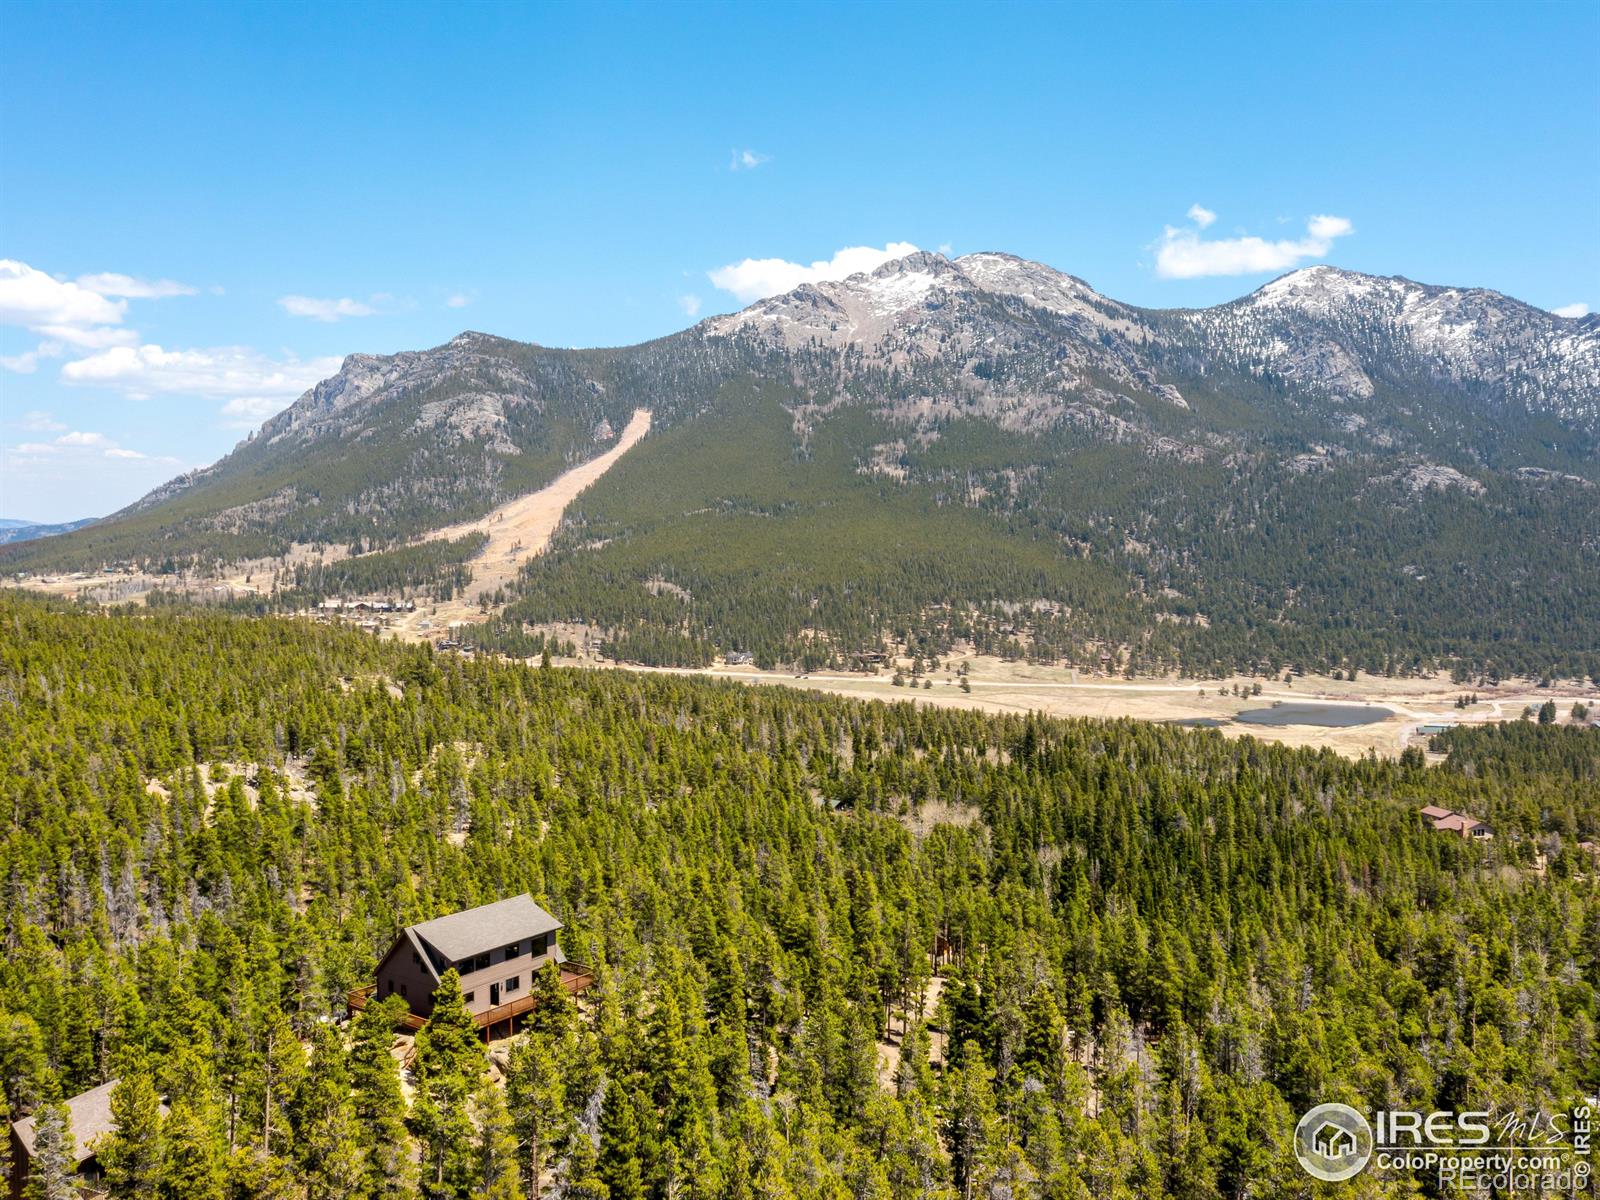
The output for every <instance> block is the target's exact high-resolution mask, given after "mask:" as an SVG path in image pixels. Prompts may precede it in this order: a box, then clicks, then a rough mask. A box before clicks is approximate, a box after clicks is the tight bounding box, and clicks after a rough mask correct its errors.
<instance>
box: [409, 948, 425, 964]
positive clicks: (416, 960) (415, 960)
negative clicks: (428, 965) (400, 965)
mask: <svg viewBox="0 0 1600 1200" xmlns="http://www.w3.org/2000/svg"><path fill="white" fill-rule="evenodd" d="M411 965H412V966H414V967H420V966H421V965H422V955H420V954H418V953H417V952H416V951H415V950H413V951H412V952H411Z"/></svg>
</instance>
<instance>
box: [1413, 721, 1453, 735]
mask: <svg viewBox="0 0 1600 1200" xmlns="http://www.w3.org/2000/svg"><path fill="white" fill-rule="evenodd" d="M1455 727H1456V723H1455V722H1454V721H1433V722H1430V723H1429V724H1427V725H1418V726H1417V732H1418V733H1422V734H1435V733H1449V732H1450V731H1451V730H1452V729H1454V728H1455Z"/></svg>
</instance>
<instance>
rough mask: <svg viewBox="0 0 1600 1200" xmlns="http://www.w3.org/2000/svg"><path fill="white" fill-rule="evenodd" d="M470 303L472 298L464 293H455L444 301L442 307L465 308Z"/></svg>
mask: <svg viewBox="0 0 1600 1200" xmlns="http://www.w3.org/2000/svg"><path fill="white" fill-rule="evenodd" d="M471 303H472V298H471V297H470V296H468V295H466V294H465V293H464V292H456V293H454V294H452V295H451V296H450V297H449V298H448V299H446V300H445V302H444V306H445V307H446V308H465V307H466V306H467V305H469V304H471Z"/></svg>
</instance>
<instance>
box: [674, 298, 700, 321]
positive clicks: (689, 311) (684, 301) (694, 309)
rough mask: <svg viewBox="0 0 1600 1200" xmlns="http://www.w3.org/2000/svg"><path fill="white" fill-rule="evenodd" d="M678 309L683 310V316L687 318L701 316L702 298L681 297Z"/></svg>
mask: <svg viewBox="0 0 1600 1200" xmlns="http://www.w3.org/2000/svg"><path fill="white" fill-rule="evenodd" d="M678 307H679V308H681V309H682V310H683V315H684V316H686V317H696V316H699V315H700V297H699V296H691V295H686V296H679V297H678Z"/></svg>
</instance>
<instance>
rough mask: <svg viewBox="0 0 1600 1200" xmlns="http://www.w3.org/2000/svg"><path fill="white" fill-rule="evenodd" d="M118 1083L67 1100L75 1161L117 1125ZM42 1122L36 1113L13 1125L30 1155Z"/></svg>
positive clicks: (86, 1154) (102, 1086)
mask: <svg viewBox="0 0 1600 1200" xmlns="http://www.w3.org/2000/svg"><path fill="white" fill-rule="evenodd" d="M116 1086H117V1081H116V1080H115V1079H113V1080H111V1081H110V1082H108V1083H102V1084H101V1085H100V1086H99V1087H97V1088H90V1089H89V1090H88V1091H87V1092H84V1093H82V1094H81V1095H77V1096H74V1097H72V1099H70V1100H68V1101H67V1102H66V1105H67V1114H68V1116H69V1117H70V1118H71V1128H72V1147H73V1149H72V1157H73V1161H74V1162H80V1163H81V1162H82V1161H83V1160H84V1159H86V1158H88V1157H89V1156H90V1155H92V1154H93V1153H94V1143H95V1139H97V1138H100V1137H104V1136H105V1135H106V1134H108V1133H110V1132H111V1131H112V1130H114V1129H115V1128H116V1122H114V1121H113V1120H112V1119H111V1089H112V1088H114V1087H116ZM161 1111H162V1112H163V1113H164V1112H166V1111H167V1106H166V1105H165V1104H163V1105H162V1106H161ZM38 1125H39V1123H38V1119H37V1118H36V1117H24V1118H23V1119H22V1120H20V1121H16V1122H14V1123H13V1124H12V1126H11V1128H12V1130H13V1131H15V1133H16V1135H17V1140H18V1141H19V1142H21V1143H22V1148H23V1149H24V1150H26V1151H27V1152H28V1156H29V1157H30V1158H31V1157H32V1156H33V1143H34V1138H36V1137H37V1136H38V1133H39V1128H38Z"/></svg>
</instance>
